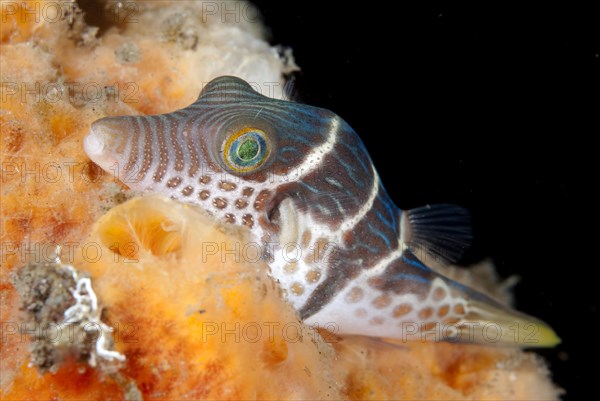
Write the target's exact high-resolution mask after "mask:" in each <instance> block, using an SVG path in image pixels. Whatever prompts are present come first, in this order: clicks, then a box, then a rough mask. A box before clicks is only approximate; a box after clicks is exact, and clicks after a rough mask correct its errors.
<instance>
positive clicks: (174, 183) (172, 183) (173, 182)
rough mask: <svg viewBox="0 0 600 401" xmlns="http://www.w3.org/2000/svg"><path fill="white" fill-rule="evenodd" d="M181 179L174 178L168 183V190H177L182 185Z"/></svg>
mask: <svg viewBox="0 0 600 401" xmlns="http://www.w3.org/2000/svg"><path fill="white" fill-rule="evenodd" d="M181 181H182V179H181V177H173V178H171V179H169V181H167V188H177V186H178V185H179V184H181Z"/></svg>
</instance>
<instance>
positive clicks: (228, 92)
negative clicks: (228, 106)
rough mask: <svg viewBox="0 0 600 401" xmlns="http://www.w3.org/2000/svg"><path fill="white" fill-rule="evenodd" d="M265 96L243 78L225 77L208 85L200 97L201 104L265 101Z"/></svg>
mask: <svg viewBox="0 0 600 401" xmlns="http://www.w3.org/2000/svg"><path fill="white" fill-rule="evenodd" d="M263 98H264V96H263V95H261V94H260V93H258V92H257V91H255V90H254V89H253V88H252V86H251V85H250V84H249V83H248V82H246V81H244V80H243V79H241V78H238V77H234V76H230V75H224V76H221V77H218V78H215V79H213V80H212V81H210V82H209V83H207V84H206V85H205V86H204V88H203V89H202V92H200V96H199V97H198V100H197V101H199V102H202V101H204V102H206V101H208V102H219V103H225V102H235V101H238V102H243V101H256V100H260V99H263Z"/></svg>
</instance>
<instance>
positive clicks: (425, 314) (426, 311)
mask: <svg viewBox="0 0 600 401" xmlns="http://www.w3.org/2000/svg"><path fill="white" fill-rule="evenodd" d="M431 316H433V309H431V308H430V307H427V308H423V309H421V311H420V312H419V317H420V318H421V319H423V320H425V319H429V318H430V317H431Z"/></svg>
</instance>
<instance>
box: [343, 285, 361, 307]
mask: <svg viewBox="0 0 600 401" xmlns="http://www.w3.org/2000/svg"><path fill="white" fill-rule="evenodd" d="M364 296H365V293H364V291H363V290H362V289H361V288H358V287H353V288H352V289H351V290H350V292H348V294H346V297H345V300H346V302H348V303H349V304H355V303H357V302H360V301H361V300H362V299H363V297H364Z"/></svg>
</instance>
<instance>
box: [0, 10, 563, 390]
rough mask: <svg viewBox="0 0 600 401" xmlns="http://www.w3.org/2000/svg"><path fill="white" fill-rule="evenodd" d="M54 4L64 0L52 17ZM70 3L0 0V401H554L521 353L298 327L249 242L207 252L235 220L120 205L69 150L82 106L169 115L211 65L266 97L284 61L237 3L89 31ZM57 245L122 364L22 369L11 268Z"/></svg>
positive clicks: (117, 187) (94, 113)
mask: <svg viewBox="0 0 600 401" xmlns="http://www.w3.org/2000/svg"><path fill="white" fill-rule="evenodd" d="M50 3H52V4H62V6H61V7H63V9H62V10H61V11H63V13H62V17H63V18H55V16H54V14H52V12H54V11H53V9H52V8H50V6H49V4H50ZM68 3H69V2H67V1H65V2H61V3H58V2H49V1H48V2H43V1H28V2H25V1H19V2H10V1H2V28H1V32H0V40H1V45H0V46H1V47H0V51H1V58H0V73H1V82H2V88H1V89H2V98H1V106H2V109H1V111H0V128H1V138H0V139H1V141H0V156H1V158H2V176H1V180H2V188H1V192H0V195H1V197H2V199H1V200H2V202H1V209H2V210H1V218H2V224H1V230H2V231H1V233H0V236H1V238H0V239H1V243H2V260H1V270H0V307H1V317H0V320H1V323H2V332H1V335H2V341H1V342H0V351H1V354H2V357H1V360H0V395H1V397H2V399H3V400H4V399H6V400H22V399H40V400H47V399H86V400H93V399H98V400H101V399H108V398H111V399H139V398H141V397H143V398H144V399H173V400H174V399H205V398H209V399H221V398H222V399H254V398H261V399H269V398H270V399H281V398H287V399H346V398H349V399H457V400H462V399H504V400H509V399H518V400H524V399H536V400H540V399H549V400H552V399H557V397H558V390H557V389H556V388H555V387H554V386H553V385H552V383H551V381H550V380H549V379H548V373H547V371H546V369H545V367H544V366H543V364H541V363H540V361H539V360H538V359H537V358H535V357H534V355H532V354H530V353H526V352H523V351H520V350H514V349H496V348H491V347H481V346H469V345H457V344H446V343H420V342H419V343H400V344H398V343H396V344H389V343H387V342H384V341H381V340H375V339H366V338H359V337H353V338H339V337H337V336H335V335H331V334H330V333H327V332H324V331H322V332H317V331H315V330H313V329H312V328H309V327H306V326H304V325H302V323H301V322H299V321H298V319H297V317H296V315H295V313H294V311H293V310H292V309H291V308H290V307H289V306H288V305H287V304H286V303H285V301H284V300H283V299H282V297H281V295H280V293H279V290H278V288H277V285H276V283H273V282H272V281H271V280H270V279H269V277H268V276H267V275H266V266H265V265H264V264H262V263H261V262H252V261H251V260H252V259H254V257H253V256H254V254H253V253H252V250H250V249H249V250H248V252H241V253H240V252H237V253H235V252H234V253H233V254H232V255H230V257H225V258H223V255H222V254H221V253H217V254H214V255H211V253H212V252H209V249H208V248H207V247H208V246H210V244H219V246H220V247H221V249H233V250H235V249H236V246H237V247H240V246H243V245H240V244H245V243H247V238H246V237H245V236H246V233H245V232H243V231H239V230H234V229H232V228H227V227H223V226H221V225H219V224H216V223H215V222H214V221H213V220H212V219H211V218H210V217H208V216H205V215H204V214H203V213H202V212H200V211H198V210H196V209H194V208H192V207H189V206H184V205H180V204H177V203H175V202H173V201H170V200H167V199H163V198H158V197H145V198H135V199H132V200H129V201H127V202H124V201H125V200H126V199H127V198H130V197H132V196H133V195H134V194H131V193H130V191H128V190H127V189H126V188H125V187H124V186H123V185H122V184H120V183H118V182H117V181H116V180H115V179H114V178H113V177H112V176H111V175H110V174H106V173H101V172H100V171H99V170H98V169H97V168H95V166H94V165H93V164H92V163H91V162H90V161H89V160H88V159H87V157H86V156H85V154H84V152H83V149H82V144H81V142H82V138H83V136H84V135H85V134H86V132H87V130H88V129H89V126H90V124H91V123H92V122H93V121H94V120H95V119H97V118H101V117H103V116H106V115H117V114H154V113H162V112H168V111H172V110H175V109H177V108H180V107H182V106H185V105H187V104H189V103H191V102H192V101H193V100H194V99H195V98H196V96H197V95H198V93H199V91H200V89H201V87H202V84H203V83H204V82H208V81H209V80H210V79H211V78H213V77H215V76H218V75H224V74H232V75H238V76H241V77H242V78H244V79H246V80H248V81H250V82H256V83H258V84H257V85H258V88H259V89H260V88H262V89H264V91H265V92H263V93H264V94H267V95H268V94H273V95H277V94H274V93H268V92H266V91H267V90H272V89H273V87H274V85H275V84H276V83H278V82H280V80H281V73H282V72H283V71H289V70H290V69H292V68H293V65H291V64H290V63H289V62H286V60H284V59H282V58H281V56H280V52H279V51H278V49H274V48H271V47H270V46H269V45H268V44H267V43H266V42H265V41H264V40H263V39H262V38H261V32H262V29H261V26H260V24H259V23H258V20H255V19H253V18H249V16H252V15H254V14H251V13H250V12H249V11H248V10H247V9H245V8H244V7H245V5H241V6H240V7H239V10H240V11H239V12H240V13H243V14H240V16H241V18H239V19H238V20H236V19H235V18H234V19H232V20H230V19H227V18H222V15H219V13H218V12H217V13H214V10H213V9H206V5H204V6H203V5H202V3H199V2H192V1H179V2H131V3H127V4H130V6H128V7H132V8H130V9H128V10H123V9H121V12H115V10H114V9H111V8H100V9H98V10H96V12H98V13H106V15H104V16H103V19H104V20H105V21H106V20H111V19H112V20H113V23H112V24H111V26H110V27H108V28H106V27H105V28H104V29H103V31H102V32H97V30H95V29H93V28H90V27H88V26H86V24H85V23H84V21H83V18H82V16H81V14H80V13H79V12H78V11H77V8H76V6H72V7H71V6H69V7H67V6H66V5H65V4H68ZM107 4H112V3H110V2H107ZM131 4H133V5H134V6H131ZM215 4H217V7H218V6H219V4H221V3H218V2H217V3H215ZM28 10H33V11H30V12H26V11H28ZM124 11H127V12H126V13H125V12H124ZM208 11H210V13H209V12H208ZM217 11H218V9H217ZM36 13H37V15H36ZM209 14H210V15H209ZM244 15H245V16H246V18H244ZM36 16H39V18H36ZM56 244H59V245H61V249H60V258H61V260H62V261H63V262H64V263H69V264H72V265H73V266H74V267H75V268H76V269H77V270H78V271H80V272H83V273H86V274H89V276H90V277H91V278H92V282H93V286H94V290H95V292H96V295H97V296H98V299H99V301H100V302H101V304H102V305H103V307H104V313H103V321H105V322H106V323H107V324H109V325H110V326H112V327H113V329H114V332H113V340H114V348H115V350H116V351H118V352H120V353H122V354H123V355H125V357H126V360H125V362H124V363H122V364H121V366H120V370H119V371H118V373H114V371H112V370H111V371H108V370H105V369H102V367H101V366H100V367H98V368H92V367H91V366H89V364H88V363H87V362H86V361H85V360H83V361H82V360H75V359H74V358H71V359H69V358H67V359H66V360H65V361H64V362H62V363H61V365H60V367H58V369H57V370H56V371H55V372H46V373H44V374H40V373H38V371H37V370H36V369H35V368H33V367H30V366H29V363H30V361H31V354H30V341H31V340H30V337H31V336H30V335H29V334H27V333H24V334H22V333H21V332H20V331H21V329H22V328H23V326H22V325H21V324H22V322H23V321H24V313H23V311H21V310H20V306H21V301H20V300H19V298H18V295H17V292H16V290H15V288H14V286H13V284H12V282H11V278H10V277H11V272H14V271H16V269H18V268H19V267H20V266H22V265H24V264H35V263H39V264H42V265H44V266H47V263H50V262H52V261H54V259H55V257H56V249H57V248H56ZM199 244H201V245H199ZM236 244H237V245H236ZM236 254H237V255H238V256H239V255H242V256H239V257H238V258H236V257H235V256H234V255H236ZM13 276H14V274H13ZM31 330H41V328H39V327H37V328H36V327H34V328H33V329H32V328H31V327H30V328H29V333H30V334H31ZM35 334H38V335H39V334H40V333H39V332H37V333H35ZM63 335H66V333H63Z"/></svg>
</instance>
